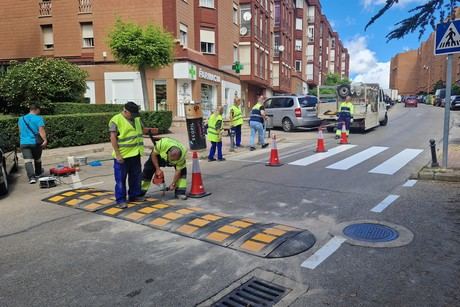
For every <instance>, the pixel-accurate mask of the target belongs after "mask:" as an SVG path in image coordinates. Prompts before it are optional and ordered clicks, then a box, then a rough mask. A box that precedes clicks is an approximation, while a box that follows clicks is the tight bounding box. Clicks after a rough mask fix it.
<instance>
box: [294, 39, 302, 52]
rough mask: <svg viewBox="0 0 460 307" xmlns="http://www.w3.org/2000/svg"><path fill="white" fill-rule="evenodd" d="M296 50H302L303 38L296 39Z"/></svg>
mask: <svg viewBox="0 0 460 307" xmlns="http://www.w3.org/2000/svg"><path fill="white" fill-rule="evenodd" d="M295 51H302V40H300V39H296V40H295Z"/></svg>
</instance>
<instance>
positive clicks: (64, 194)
mask: <svg viewBox="0 0 460 307" xmlns="http://www.w3.org/2000/svg"><path fill="white" fill-rule="evenodd" d="M61 195H62V196H66V197H69V196H74V195H77V193H75V192H66V193H62V194H61Z"/></svg>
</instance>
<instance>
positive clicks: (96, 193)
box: [93, 192, 106, 196]
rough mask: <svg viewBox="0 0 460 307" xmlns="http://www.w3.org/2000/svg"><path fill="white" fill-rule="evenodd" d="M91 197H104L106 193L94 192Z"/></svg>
mask: <svg viewBox="0 0 460 307" xmlns="http://www.w3.org/2000/svg"><path fill="white" fill-rule="evenodd" d="M93 195H94V196H102V195H106V192H94V193H93Z"/></svg>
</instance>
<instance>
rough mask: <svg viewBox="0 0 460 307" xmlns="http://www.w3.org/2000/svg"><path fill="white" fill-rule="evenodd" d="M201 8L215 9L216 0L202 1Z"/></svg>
mask: <svg viewBox="0 0 460 307" xmlns="http://www.w3.org/2000/svg"><path fill="white" fill-rule="evenodd" d="M200 6H202V7H208V8H211V9H213V8H214V0H200Z"/></svg>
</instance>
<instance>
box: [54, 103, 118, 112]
mask: <svg viewBox="0 0 460 307" xmlns="http://www.w3.org/2000/svg"><path fill="white" fill-rule="evenodd" d="M121 110H123V105H122V104H88V103H72V102H58V103H52V104H51V109H50V110H49V112H51V113H52V114H54V115H60V114H81V113H112V112H120V111H121Z"/></svg>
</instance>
